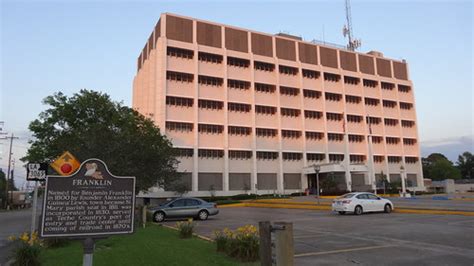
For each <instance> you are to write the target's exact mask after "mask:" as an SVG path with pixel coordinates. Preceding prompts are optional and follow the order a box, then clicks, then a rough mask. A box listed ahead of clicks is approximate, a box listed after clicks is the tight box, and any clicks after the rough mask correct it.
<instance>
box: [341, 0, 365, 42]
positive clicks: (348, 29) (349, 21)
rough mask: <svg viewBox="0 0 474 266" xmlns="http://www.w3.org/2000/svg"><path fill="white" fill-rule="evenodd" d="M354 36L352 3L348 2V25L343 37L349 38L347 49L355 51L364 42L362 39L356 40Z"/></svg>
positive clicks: (343, 29) (344, 29)
mask: <svg viewBox="0 0 474 266" xmlns="http://www.w3.org/2000/svg"><path fill="white" fill-rule="evenodd" d="M352 34H353V32H352V18H351V2H350V0H346V25H344V27H343V28H342V35H344V37H347V38H348V43H347V49H349V50H351V51H355V50H356V49H357V48H359V47H360V46H361V44H362V42H361V41H360V39H355V38H354V37H353V36H352Z"/></svg>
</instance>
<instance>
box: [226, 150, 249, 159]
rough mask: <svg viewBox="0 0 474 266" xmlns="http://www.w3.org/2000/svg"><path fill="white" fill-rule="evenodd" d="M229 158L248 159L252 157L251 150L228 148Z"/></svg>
mask: <svg viewBox="0 0 474 266" xmlns="http://www.w3.org/2000/svg"><path fill="white" fill-rule="evenodd" d="M229 158H230V159H240V160H248V159H252V151H233V150H229Z"/></svg>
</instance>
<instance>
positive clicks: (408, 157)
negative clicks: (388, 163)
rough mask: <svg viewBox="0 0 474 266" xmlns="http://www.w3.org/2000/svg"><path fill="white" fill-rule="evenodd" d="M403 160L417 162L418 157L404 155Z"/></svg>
mask: <svg viewBox="0 0 474 266" xmlns="http://www.w3.org/2000/svg"><path fill="white" fill-rule="evenodd" d="M405 162H406V163H410V164H412V163H417V162H418V157H411V156H406V157H405Z"/></svg>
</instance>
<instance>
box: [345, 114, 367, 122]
mask: <svg viewBox="0 0 474 266" xmlns="http://www.w3.org/2000/svg"><path fill="white" fill-rule="evenodd" d="M363 120H364V118H363V117H362V116H361V115H347V122H349V123H362V121H363Z"/></svg>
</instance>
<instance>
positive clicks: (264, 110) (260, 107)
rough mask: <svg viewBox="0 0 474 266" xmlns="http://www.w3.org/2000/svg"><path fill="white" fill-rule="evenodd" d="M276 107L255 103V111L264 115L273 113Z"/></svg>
mask: <svg viewBox="0 0 474 266" xmlns="http://www.w3.org/2000/svg"><path fill="white" fill-rule="evenodd" d="M276 112H277V108H276V107H273V106H264V105H255V113H257V114H264V115H274V114H276Z"/></svg>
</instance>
